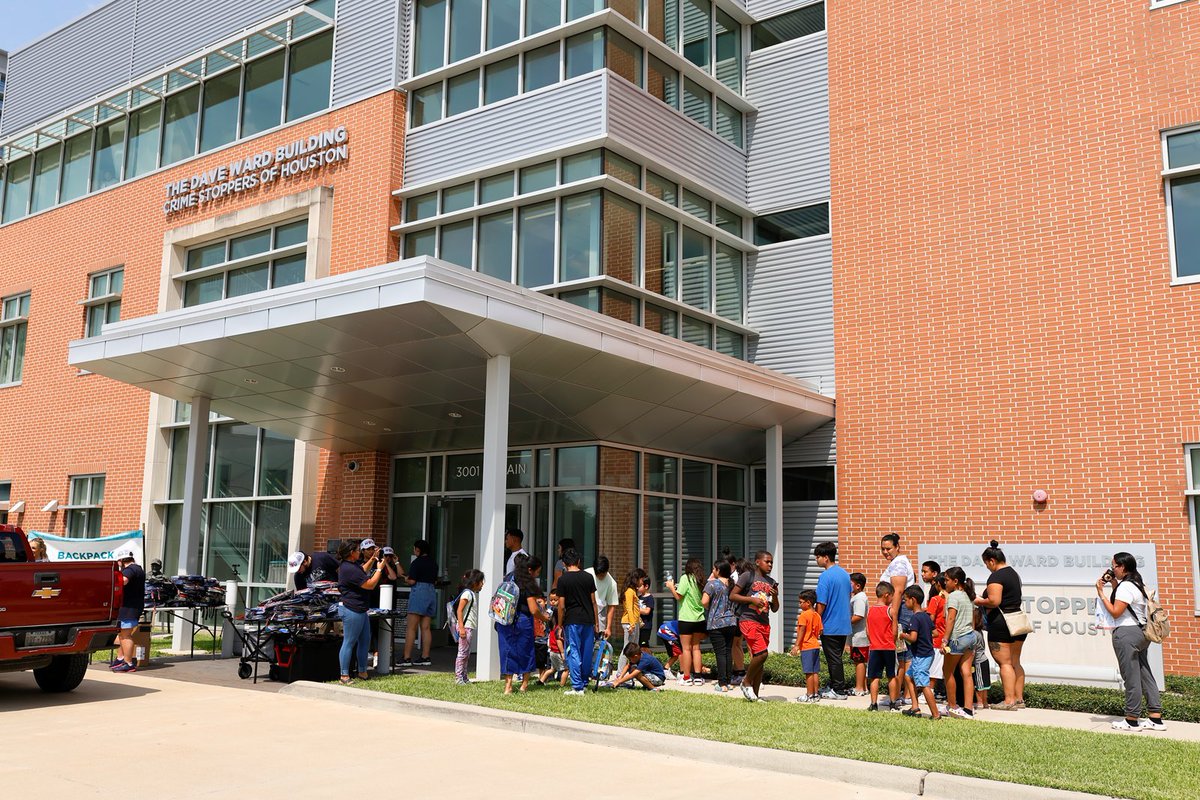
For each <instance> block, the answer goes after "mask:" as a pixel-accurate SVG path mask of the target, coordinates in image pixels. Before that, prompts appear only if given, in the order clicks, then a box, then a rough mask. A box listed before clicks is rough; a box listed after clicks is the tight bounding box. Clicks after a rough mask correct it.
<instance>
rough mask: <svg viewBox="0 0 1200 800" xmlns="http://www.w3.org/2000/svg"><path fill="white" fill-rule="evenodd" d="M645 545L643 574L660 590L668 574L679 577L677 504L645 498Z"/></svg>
mask: <svg viewBox="0 0 1200 800" xmlns="http://www.w3.org/2000/svg"><path fill="white" fill-rule="evenodd" d="M643 504H644V505H645V518H644V521H643V524H644V528H643V536H644V537H645V541H646V571H647V573H649V575H650V580H651V582H652V583H653V584H654V585H656V586H661V585H662V582H663V581H664V580H665V579H666V576H667V574H668V573H670V574H671V575H672V576H673V577H678V575H679V567H680V566H681V565H680V563H679V533H678V531H679V501H678V500H676V499H674V498H671V497H655V496H653V495H646V496H645V498H644V499H643Z"/></svg>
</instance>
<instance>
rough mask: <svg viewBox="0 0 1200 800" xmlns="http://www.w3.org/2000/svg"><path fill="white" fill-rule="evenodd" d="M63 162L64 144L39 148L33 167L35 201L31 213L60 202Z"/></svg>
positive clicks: (30, 208) (30, 209)
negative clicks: (59, 187) (60, 179)
mask: <svg viewBox="0 0 1200 800" xmlns="http://www.w3.org/2000/svg"><path fill="white" fill-rule="evenodd" d="M61 164H62V145H61V144H56V145H52V146H50V147H47V148H45V149H44V150H39V151H38V153H37V158H36V160H35V161H34V167H33V202H32V204H31V205H30V207H29V212H30V213H31V214H36V213H37V212H39V211H41V210H43V209H46V208H50V206H52V205H54V204H55V203H57V202H58V183H59V170H60V166H61Z"/></svg>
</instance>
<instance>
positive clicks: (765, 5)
mask: <svg viewBox="0 0 1200 800" xmlns="http://www.w3.org/2000/svg"><path fill="white" fill-rule="evenodd" d="M814 2H818V0H746V10H747V11H748V12H750V16H752V17H754V18H755V19H769V18H770V17H777V16H779V15H780V14H785V13H787V12H788V11H794V10H796V9H797V8H803V7H804V6H811V5H812V4H813V3H814Z"/></svg>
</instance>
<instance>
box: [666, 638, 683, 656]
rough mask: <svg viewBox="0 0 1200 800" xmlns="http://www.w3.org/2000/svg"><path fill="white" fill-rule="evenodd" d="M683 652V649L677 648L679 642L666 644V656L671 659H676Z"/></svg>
mask: <svg viewBox="0 0 1200 800" xmlns="http://www.w3.org/2000/svg"><path fill="white" fill-rule="evenodd" d="M682 652H683V648H682V647H680V646H679V642H667V655H669V656H670V657H671V658H676V657H678V656H679V655H680V654H681V653H682Z"/></svg>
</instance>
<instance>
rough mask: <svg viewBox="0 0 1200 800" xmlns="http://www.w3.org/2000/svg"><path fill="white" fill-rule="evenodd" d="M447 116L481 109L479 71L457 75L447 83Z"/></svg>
mask: <svg viewBox="0 0 1200 800" xmlns="http://www.w3.org/2000/svg"><path fill="white" fill-rule="evenodd" d="M446 86H447V88H446V116H448V117H452V116H454V115H455V114H461V113H463V112H464V111H470V110H471V109H473V108H479V70H471V71H470V72H468V73H466V74H465V75H457V76H455V77H453V78H451V79H450V80H448V81H447V82H446Z"/></svg>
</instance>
